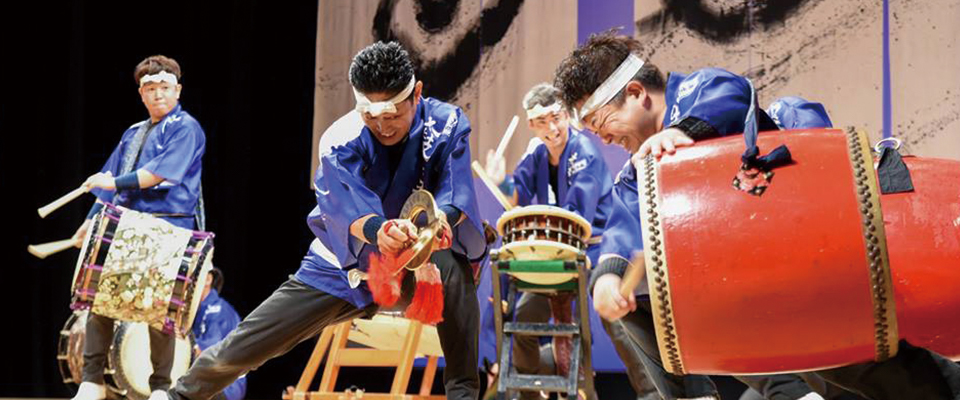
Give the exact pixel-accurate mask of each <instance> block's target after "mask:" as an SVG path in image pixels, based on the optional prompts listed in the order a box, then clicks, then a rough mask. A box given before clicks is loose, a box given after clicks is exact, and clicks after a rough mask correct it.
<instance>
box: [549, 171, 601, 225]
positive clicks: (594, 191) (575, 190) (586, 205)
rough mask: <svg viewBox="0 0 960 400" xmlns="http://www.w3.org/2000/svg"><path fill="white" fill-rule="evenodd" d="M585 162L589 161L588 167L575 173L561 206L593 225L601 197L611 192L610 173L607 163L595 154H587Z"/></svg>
mask: <svg viewBox="0 0 960 400" xmlns="http://www.w3.org/2000/svg"><path fill="white" fill-rule="evenodd" d="M584 160H586V161H587V166H586V167H585V168H584V169H582V170H580V171H578V172H576V173H574V177H573V181H572V182H571V184H570V187H569V188H568V189H567V193H566V196H567V197H566V198H565V199H564V200H563V202H562V203H560V204H562V207H563V208H565V209H567V210H569V211H573V212H575V213H577V214H579V215H580V216H581V217H583V218H584V219H586V220H587V222H588V223H589V224H590V225H593V218H594V217H595V216H596V215H597V204H598V203H599V202H600V197H601V196H602V195H603V194H604V193H607V192H609V191H610V183H609V182H610V172H609V170H607V164H606V162H605V161H604V160H603V159H602V158H600V157H595V156H594V154H587V155H586V156H585V158H584ZM604 183H606V185H604ZM604 186H606V187H604Z"/></svg>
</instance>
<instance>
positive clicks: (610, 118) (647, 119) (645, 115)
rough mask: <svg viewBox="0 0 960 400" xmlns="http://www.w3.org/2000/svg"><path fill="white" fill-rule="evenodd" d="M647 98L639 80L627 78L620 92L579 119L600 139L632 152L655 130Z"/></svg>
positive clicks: (654, 120)
mask: <svg viewBox="0 0 960 400" xmlns="http://www.w3.org/2000/svg"><path fill="white" fill-rule="evenodd" d="M634 84H636V85H634ZM585 101H586V98H584V99H583V100H582V101H580V102H579V103H578V104H576V106H577V107H582V105H583V103H584V102H585ZM651 102H652V100H651V98H650V97H649V96H647V95H646V91H644V90H643V87H642V86H641V85H640V84H639V83H637V82H630V84H628V85H627V88H625V90H624V92H623V93H621V94H619V95H618V96H617V97H616V98H614V99H613V100H612V101H610V102H609V103H607V104H606V105H604V106H602V107H600V108H598V109H597V110H596V111H594V112H592V113H590V114H588V115H586V116H585V117H584V118H583V121H582V123H583V125H584V127H585V128H587V129H589V130H591V131H593V132H594V133H596V134H597V136H600V138H601V139H603V142H604V143H606V144H614V145H619V146H621V147H623V148H624V149H626V150H627V151H628V152H630V153H636V152H637V151H638V150H640V145H641V144H643V141H644V140H646V139H647V138H648V137H650V136H651V135H653V134H654V133H657V126H658V123H657V116H656V113H655V112H654V111H653V110H652V106H651Z"/></svg>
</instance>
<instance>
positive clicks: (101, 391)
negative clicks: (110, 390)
mask: <svg viewBox="0 0 960 400" xmlns="http://www.w3.org/2000/svg"><path fill="white" fill-rule="evenodd" d="M106 398H107V387H106V386H103V385H98V384H96V383H93V382H83V383H81V384H80V388H78V389H77V395H76V396H73V400H103V399H106Z"/></svg>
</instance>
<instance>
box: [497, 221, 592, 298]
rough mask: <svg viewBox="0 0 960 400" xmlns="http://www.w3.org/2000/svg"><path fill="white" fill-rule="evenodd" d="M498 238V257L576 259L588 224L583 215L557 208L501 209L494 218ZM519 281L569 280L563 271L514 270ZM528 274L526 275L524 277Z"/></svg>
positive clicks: (587, 234)
mask: <svg viewBox="0 0 960 400" xmlns="http://www.w3.org/2000/svg"><path fill="white" fill-rule="evenodd" d="M497 230H498V231H499V233H500V236H501V237H502V244H503V246H502V247H501V248H500V252H499V260H500V261H510V260H520V261H543V260H569V261H574V260H577V259H578V257H580V256H582V255H584V254H585V253H586V251H587V245H588V244H587V241H588V240H589V239H590V232H591V227H590V223H589V222H587V220H585V219H584V218H583V217H581V216H579V215H577V214H576V213H574V212H571V211H567V210H565V209H562V208H560V207H554V206H547V205H533V206H526V207H517V208H514V209H512V210H509V211H507V212H504V213H503V215H501V216H500V219H499V220H498V221H497ZM512 275H515V276H517V278H520V279H521V280H524V281H527V282H531V283H537V284H541V285H552V284H557V283H562V282H565V281H567V280H570V279H571V277H570V276H567V275H563V274H552V275H551V274H536V273H523V272H514V273H512ZM528 275H529V276H528Z"/></svg>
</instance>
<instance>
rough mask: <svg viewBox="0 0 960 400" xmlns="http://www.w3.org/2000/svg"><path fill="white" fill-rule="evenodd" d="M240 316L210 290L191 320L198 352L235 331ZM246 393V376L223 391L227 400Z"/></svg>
mask: <svg viewBox="0 0 960 400" xmlns="http://www.w3.org/2000/svg"><path fill="white" fill-rule="evenodd" d="M239 323H240V315H239V314H237V310H234V309H233V306H231V305H230V303H228V302H227V301H226V300H224V299H223V298H222V297H220V293H218V292H217V289H210V293H209V294H207V297H206V298H204V299H203V301H201V302H200V307H198V309H197V317H196V318H195V319H194V320H193V329H192V331H193V336H194V338H195V339H196V341H197V346H199V347H200V350H206V349H207V348H208V347H210V346H213V345H215V344H217V343H219V342H220V341H221V340H223V338H225V337H227V334H228V333H230V332H231V331H233V330H234V329H236V327H237V325H238V324H239ZM246 392H247V376H246V375H244V376H241V377H240V378H238V379H237V380H236V381H234V382H233V383H231V384H230V386H227V387H226V388H225V389H223V395H224V396H226V398H227V400H240V399H242V398H243V396H244V395H245V394H246Z"/></svg>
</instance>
